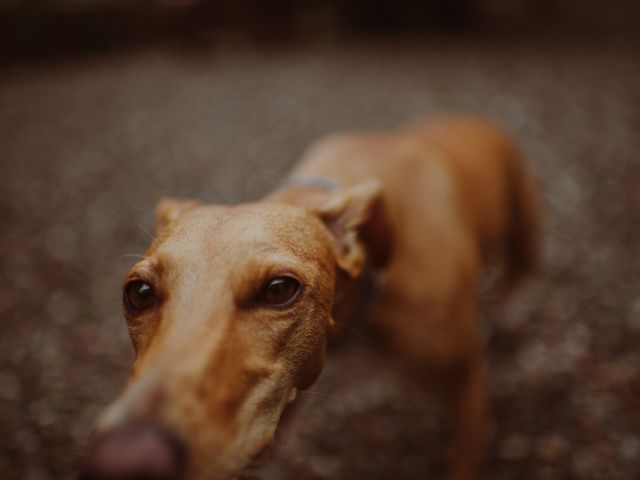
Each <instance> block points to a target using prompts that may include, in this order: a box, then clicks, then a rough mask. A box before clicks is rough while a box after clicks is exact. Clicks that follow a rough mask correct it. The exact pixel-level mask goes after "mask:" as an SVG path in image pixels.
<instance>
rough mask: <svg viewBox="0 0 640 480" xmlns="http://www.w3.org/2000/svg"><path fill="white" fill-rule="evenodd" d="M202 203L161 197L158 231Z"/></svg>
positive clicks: (158, 212)
mask: <svg viewBox="0 0 640 480" xmlns="http://www.w3.org/2000/svg"><path fill="white" fill-rule="evenodd" d="M200 205H202V204H201V203H200V202H198V201H196V200H177V199H175V198H169V197H165V198H162V199H160V201H159V202H158V206H157V207H156V232H158V233H160V232H161V231H162V230H164V228H165V227H166V226H167V225H169V224H170V223H171V222H173V221H174V220H176V219H177V218H178V217H179V216H180V215H182V214H183V213H184V212H186V211H188V210H191V209H193V208H196V207H199V206H200Z"/></svg>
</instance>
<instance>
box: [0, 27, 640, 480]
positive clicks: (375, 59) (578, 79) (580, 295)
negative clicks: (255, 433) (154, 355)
mask: <svg viewBox="0 0 640 480" xmlns="http://www.w3.org/2000/svg"><path fill="white" fill-rule="evenodd" d="M637 46H638V43H637V42H636V43H632V44H629V43H626V44H618V43H615V42H612V43H611V42H610V43H601V42H595V41H593V42H582V43H576V42H573V43H571V44H566V43H565V44H562V43H558V42H548V43H543V42H536V41H529V42H526V43H519V42H517V41H515V40H508V41H488V40H479V39H474V38H468V39H466V40H456V41H449V40H443V39H431V40H421V41H416V40H414V41H408V40H407V41H396V42H393V43H385V44H369V45H367V44H366V43H364V42H363V43H346V44H343V45H337V44H331V43H327V44H322V45H315V46H306V47H290V48H279V49H265V50H262V51H258V50H255V49H251V48H247V47H242V46H237V45H236V46H227V47H224V48H218V49H215V50H212V51H207V52H200V53H199V54H197V55H196V54H192V53H187V52H184V51H171V52H167V51H140V52H136V53H130V54H120V55H113V56H105V57H101V58H94V59H86V60H76V61H73V62H68V63H64V64H62V63H58V64H49V65H46V64H42V65H38V66H22V67H15V68H13V69H11V70H7V71H4V72H3V74H2V76H1V77H0V132H1V135H2V137H1V138H2V146H1V147H0V159H1V163H0V178H1V179H2V180H1V182H2V184H1V185H2V188H1V190H0V195H1V198H2V205H3V208H2V213H1V214H0V218H2V225H3V229H2V230H3V231H2V235H1V236H0V251H1V252H2V253H1V254H0V261H1V270H0V279H1V282H2V288H1V290H0V292H1V293H0V316H1V319H2V320H1V322H2V323H1V330H0V477H1V478H3V479H7V480H10V479H18V478H20V479H29V480H41V479H42V480H44V479H49V478H63V479H65V478H72V476H73V465H74V463H75V462H76V461H77V455H78V453H79V452H80V451H81V449H82V446H83V444H84V442H85V440H86V437H87V434H88V431H89V428H90V426H91V423H92V421H93V419H94V418H95V417H96V415H97V414H98V412H99V411H100V409H101V408H102V407H103V406H104V405H105V404H106V403H107V402H108V400H109V399H110V398H112V397H113V396H114V395H115V394H116V393H117V392H118V389H119V388H120V386H121V385H122V383H123V381H124V379H125V378H126V373H127V367H128V365H129V363H130V361H131V359H132V349H131V347H130V344H129V341H128V338H127V334H126V329H125V325H124V322H123V320H122V318H121V313H120V305H119V303H120V302H119V287H120V281H121V278H122V277H123V276H124V274H125V272H126V270H127V268H128V266H129V265H130V264H131V263H132V259H131V258H129V257H127V256H126V255H129V254H136V253H140V252H142V251H143V250H144V248H145V245H146V244H147V242H148V238H147V234H146V233H145V232H144V229H145V228H146V229H150V228H151V225H152V217H153V207H154V204H155V202H156V201H157V200H158V198H159V197H160V196H163V195H174V196H181V197H197V198H200V199H204V200H208V201H215V202H235V201H239V200H247V199H255V198H258V197H259V196H260V195H262V194H264V193H265V192H267V191H268V190H269V189H270V188H271V187H272V186H273V185H274V184H275V183H276V182H277V181H278V179H279V178H280V177H281V175H283V173H284V172H285V171H286V169H287V168H288V167H289V166H290V165H291V164H292V163H293V162H294V160H295V159H296V157H297V156H298V155H299V154H300V152H301V151H302V149H303V148H304V146H305V145H306V144H307V143H308V142H310V141H311V140H313V139H314V138H316V137H318V136H319V135H321V134H324V133H326V132H330V131H334V130H344V129H353V128H356V129H363V128H387V127H394V126H397V125H399V124H402V123H404V122H406V121H407V120H410V119H413V118H415V117H418V116H420V115H423V114H425V113H432V112H435V111H439V110H451V109H464V110H475V111H480V112H484V113H486V114H488V115H491V116H493V117H495V118H496V119H498V120H500V121H502V122H503V123H504V124H506V125H507V126H508V127H509V128H510V129H511V130H512V131H513V132H514V134H515V135H516V137H517V138H518V140H519V141H520V143H521V145H522V148H523V150H524V152H525V154H526V157H527V158H528V161H529V163H530V165H531V169H532V170H533V171H534V172H535V174H536V176H537V177H538V178H539V181H540V185H541V188H542V190H543V193H544V204H545V213H546V215H545V216H546V219H545V227H546V233H545V249H544V261H543V266H542V268H541V270H540V272H539V274H538V275H537V276H536V277H535V278H534V279H532V280H531V281H530V282H529V284H528V285H527V287H526V288H525V289H524V290H523V291H522V292H521V293H520V294H519V295H517V296H516V297H514V298H513V299H512V300H511V301H510V302H508V303H507V304H505V305H502V306H493V307H487V308H485V309H484V313H483V319H482V321H483V322H484V324H485V325H486V331H487V343H488V350H489V353H490V358H491V364H492V376H491V396H492V401H493V412H494V433H493V441H492V448H491V450H490V453H489V462H488V469H489V473H490V475H489V478H492V479H512V478H527V479H573V478H575V479H614V478H619V479H631V478H640V382H639V380H640V351H638V348H637V345H638V344H639V343H640V293H639V292H640V271H639V270H640V254H639V249H638V245H637V243H638V240H639V239H640V235H639V231H640V230H639V229H640V227H639V226H638V220H639V218H638V215H637V211H638V206H640V198H639V196H640V195H639V193H638V186H639V185H640V183H639V181H640V161H639V159H638V152H639V151H640V136H639V129H638V128H639V127H640V75H639V74H640V62H639V61H638V55H637V52H638V48H637ZM283 430H284V431H283V432H282V435H281V438H280V441H279V445H278V447H277V448H276V449H275V452H274V455H273V458H272V459H271V460H270V461H269V462H268V463H267V464H266V465H265V467H264V468H263V470H262V472H261V473H260V476H261V477H263V478H264V479H299V478H307V479H354V478H369V479H388V478H397V479H418V478H425V473H426V472H428V473H429V478H441V477H442V474H443V471H444V465H443V455H444V453H443V438H444V430H445V425H443V422H442V418H441V412H440V410H439V407H438V406H437V402H435V401H434V399H433V398H431V397H429V396H427V395H426V394H425V393H424V392H421V391H420V390H419V389H418V388H417V387H416V386H415V385H412V384H409V383H408V382H407V381H405V380H404V379H403V378H402V377H401V376H400V374H399V373H398V372H396V371H394V369H393V368H392V367H390V366H389V365H387V364H385V363H384V361H383V360H382V359H380V358H378V357H377V356H376V355H375V354H374V353H373V352H372V349H371V348H370V346H369V344H368V342H367V341H365V340H363V339H361V338H359V337H355V338H354V339H353V340H352V341H351V343H350V344H348V345H347V346H345V347H343V348H342V349H340V350H339V351H336V352H335V353H334V354H333V355H332V356H331V357H330V359H329V361H328V364H327V366H326V370H325V372H324V373H323V375H322V377H321V379H320V381H319V382H318V383H317V384H316V385H314V386H313V387H312V389H311V391H310V392H309V393H306V394H304V395H303V396H302V401H301V405H300V406H299V408H298V412H297V415H296V416H295V417H294V418H293V419H292V421H291V422H290V424H289V425H288V426H287V427H286V428H284V429H283Z"/></svg>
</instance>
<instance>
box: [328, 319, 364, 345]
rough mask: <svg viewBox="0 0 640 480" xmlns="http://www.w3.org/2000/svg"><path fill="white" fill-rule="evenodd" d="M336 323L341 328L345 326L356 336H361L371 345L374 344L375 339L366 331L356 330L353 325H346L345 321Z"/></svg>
mask: <svg viewBox="0 0 640 480" xmlns="http://www.w3.org/2000/svg"><path fill="white" fill-rule="evenodd" d="M335 324H336V325H337V326H339V327H340V328H344V329H345V330H347V331H349V332H351V333H353V334H354V335H355V336H357V337H359V338H360V339H361V340H364V341H365V342H367V343H368V344H370V345H373V340H371V339H370V338H369V337H367V336H366V335H365V334H364V333H362V332H359V331H358V330H356V329H355V328H353V327H349V326H348V325H345V324H343V323H340V322H335Z"/></svg>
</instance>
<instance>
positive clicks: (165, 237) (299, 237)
mask: <svg viewBox="0 0 640 480" xmlns="http://www.w3.org/2000/svg"><path fill="white" fill-rule="evenodd" d="M148 254H150V255H153V256H156V257H162V258H164V259H167V260H171V263H175V262H177V263H182V264H184V263H191V262H193V261H196V262H206V263H207V264H210V265H213V264H227V265H228V264H233V263H235V264H242V263H244V262H246V261H248V260H253V261H257V260H260V259H261V258H265V259H267V258H270V259H272V260H277V259H278V258H281V259H282V261H284V262H296V261H299V262H304V263H307V262H316V263H317V262H320V263H323V260H324V259H325V258H326V259H328V257H329V242H328V237H327V232H326V231H325V230H324V229H323V227H322V223H321V222H320V221H319V220H318V219H317V218H316V217H315V216H313V215H312V214H310V213H308V212H307V211H306V210H304V209H301V208H298V207H292V206H288V205H279V204H244V205H238V206H232V207H223V206H204V207H199V208H196V209H194V210H192V211H189V212H187V213H185V214H184V215H183V216H182V217H180V218H179V219H177V220H176V221H175V222H174V223H173V224H171V225H170V226H169V227H168V228H167V229H166V231H164V232H162V233H161V234H160V236H159V237H158V239H157V240H156V242H154V244H153V245H152V247H151V248H150V249H149V252H148Z"/></svg>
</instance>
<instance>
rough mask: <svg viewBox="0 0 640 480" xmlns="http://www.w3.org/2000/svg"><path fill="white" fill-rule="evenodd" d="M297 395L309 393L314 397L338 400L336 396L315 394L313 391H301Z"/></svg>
mask: <svg viewBox="0 0 640 480" xmlns="http://www.w3.org/2000/svg"><path fill="white" fill-rule="evenodd" d="M299 393H301V394H304V393H310V394H311V395H315V396H316V397H324V398H331V399H332V400H338V398H339V397H338V396H337V395H332V394H330V393H322V392H317V391H315V390H303V391H301V392H299Z"/></svg>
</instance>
